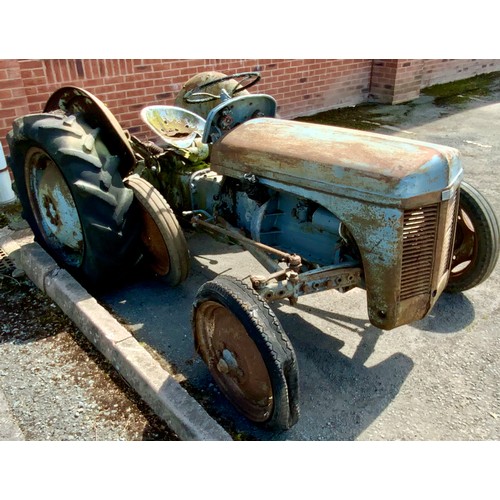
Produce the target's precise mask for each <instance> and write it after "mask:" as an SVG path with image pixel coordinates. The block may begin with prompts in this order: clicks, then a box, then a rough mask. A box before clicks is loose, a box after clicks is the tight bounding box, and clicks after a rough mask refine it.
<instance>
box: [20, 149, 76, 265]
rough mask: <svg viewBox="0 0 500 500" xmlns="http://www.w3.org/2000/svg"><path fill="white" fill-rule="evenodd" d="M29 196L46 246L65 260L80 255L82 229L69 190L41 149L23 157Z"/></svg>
mask: <svg viewBox="0 0 500 500" xmlns="http://www.w3.org/2000/svg"><path fill="white" fill-rule="evenodd" d="M26 175H27V176H28V178H29V186H30V188H31V190H30V193H29V197H30V201H31V204H32V206H33V209H34V210H33V213H34V215H35V217H36V218H37V219H38V225H39V227H40V228H41V229H42V230H43V234H44V237H45V239H46V242H47V244H48V245H49V246H51V247H52V248H53V249H54V250H57V251H58V252H60V255H61V257H62V258H63V259H64V260H65V262H66V263H67V264H70V265H79V264H80V263H81V261H82V258H83V247H84V240H83V230H82V226H81V223H80V218H79V216H78V211H77V209H76V205H75V201H74V199H73V196H72V194H71V191H70V189H69V187H68V185H67V183H66V181H65V179H64V177H63V175H62V173H61V171H60V170H59V168H58V167H57V166H56V164H55V163H54V162H53V161H52V159H51V158H50V157H49V156H48V155H47V154H46V153H45V152H44V151H42V150H41V149H39V148H32V149H31V150H30V151H29V153H28V155H27V160H26Z"/></svg>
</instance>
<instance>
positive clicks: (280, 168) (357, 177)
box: [211, 118, 462, 205]
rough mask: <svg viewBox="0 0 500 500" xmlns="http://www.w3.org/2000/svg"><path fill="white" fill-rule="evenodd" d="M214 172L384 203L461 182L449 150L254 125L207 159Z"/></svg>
mask: <svg viewBox="0 0 500 500" xmlns="http://www.w3.org/2000/svg"><path fill="white" fill-rule="evenodd" d="M211 166H212V169H213V170H215V171H216V172H217V173H219V174H222V175H227V176H232V177H242V176H243V175H244V174H246V173H251V174H254V175H256V176H257V177H261V178H264V179H270V180H273V181H277V182H279V183H282V184H287V185H289V186H291V189H292V190H293V189H294V187H298V188H304V189H313V190H317V191H321V192H323V193H326V194H328V193H330V194H337V195H340V196H347V197H350V198H355V199H362V200H366V201H368V200H371V201H373V202H375V203H382V204H389V205H393V204H399V203H400V202H401V200H407V199H411V198H413V197H415V196H421V195H422V194H425V193H435V192H439V191H443V190H445V189H446V188H447V187H449V186H450V185H452V184H453V183H454V182H456V180H457V179H458V178H459V177H460V176H461V175H462V167H461V162H460V157H459V152H458V151H457V150H456V149H454V148H451V147H447V146H440V145H436V144H430V143H425V142H420V141H413V140H407V139H403V138H399V137H391V136H387V135H382V134H376V133H373V132H365V131H359V130H353V129H347V128H340V127H333V126H327V125H317V124H311V123H303V122H295V121H291V120H280V119H276V118H256V119H253V120H249V121H247V122H245V123H242V124H241V125H239V126H238V127H236V128H235V129H233V130H232V131H230V132H229V133H228V134H227V135H226V136H225V137H223V138H222V139H221V140H220V141H219V142H218V143H216V144H214V145H213V147H212V153H211Z"/></svg>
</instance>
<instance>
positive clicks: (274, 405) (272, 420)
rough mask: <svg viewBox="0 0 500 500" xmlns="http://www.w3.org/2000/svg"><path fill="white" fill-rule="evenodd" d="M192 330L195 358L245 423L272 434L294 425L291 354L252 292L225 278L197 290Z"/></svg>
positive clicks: (295, 392)
mask: <svg viewBox="0 0 500 500" xmlns="http://www.w3.org/2000/svg"><path fill="white" fill-rule="evenodd" d="M193 330H194V338H195V345H196V350H197V352H198V353H199V354H200V355H201V357H202V359H203V361H204V362H205V364H206V365H207V366H208V369H209V371H210V373H211V374H212V376H213V378H214V379H215V381H216V382H217V385H218V386H219V388H220V390H221V391H222V393H223V394H224V395H225V396H226V397H227V398H228V400H229V401H230V402H231V403H232V404H233V405H234V406H235V407H236V408H237V409H238V410H239V411H240V412H241V413H242V414H243V415H245V417H247V418H248V419H249V420H250V421H252V422H255V423H258V424H263V425H265V426H267V427H268V428H270V429H274V430H286V429H289V428H290V427H292V426H293V425H294V424H295V423H296V422H297V420H298V418H299V401H298V397H299V396H298V392H299V391H298V369H297V361H296V358H295V352H294V350H293V347H292V345H291V343H290V340H289V339H288V337H287V336H286V334H285V333H284V331H283V328H282V327H281V324H280V323H279V321H278V318H277V317H276V316H275V314H274V312H273V311H272V310H271V308H270V307H269V305H268V304H267V303H266V302H265V301H264V300H263V299H262V298H261V297H260V296H259V295H258V294H257V293H256V292H255V291H254V290H253V289H252V288H250V287H249V286H247V285H245V284H244V283H243V282H241V281H238V280H235V279H233V278H229V277H227V276H219V277H217V278H215V279H214V280H213V281H209V282H207V283H205V284H204V285H202V286H201V288H200V289H199V291H198V294H197V296H196V299H195V302H194V306H193Z"/></svg>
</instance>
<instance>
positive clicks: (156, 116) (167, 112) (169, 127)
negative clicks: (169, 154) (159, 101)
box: [141, 105, 205, 148]
mask: <svg viewBox="0 0 500 500" xmlns="http://www.w3.org/2000/svg"><path fill="white" fill-rule="evenodd" d="M141 118H142V120H143V122H144V123H146V125H148V127H149V128H150V129H151V130H153V132H155V134H157V135H158V136H159V137H161V139H162V140H163V141H164V142H165V143H167V144H172V145H173V146H176V147H178V148H188V147H190V146H191V145H192V144H193V143H194V141H195V139H196V138H199V137H201V136H202V135H203V129H204V127H205V120H204V119H203V118H202V117H201V116H198V115H196V114H195V113H192V112H191V111H188V110H186V109H182V108H179V107H177V106H160V105H157V106H147V107H145V108H143V109H142V110H141Z"/></svg>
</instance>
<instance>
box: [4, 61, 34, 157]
mask: <svg viewBox="0 0 500 500" xmlns="http://www.w3.org/2000/svg"><path fill="white" fill-rule="evenodd" d="M28 113H29V107H28V101H27V98H26V92H25V90H24V83H23V80H22V78H21V68H20V66H19V62H18V61H17V59H0V140H1V141H2V145H3V150H4V152H5V154H6V155H7V154H9V148H8V146H7V140H6V138H5V136H6V134H7V132H8V131H9V130H10V129H11V128H12V121H13V120H14V118H16V117H18V116H21V115H26V114H28Z"/></svg>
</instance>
